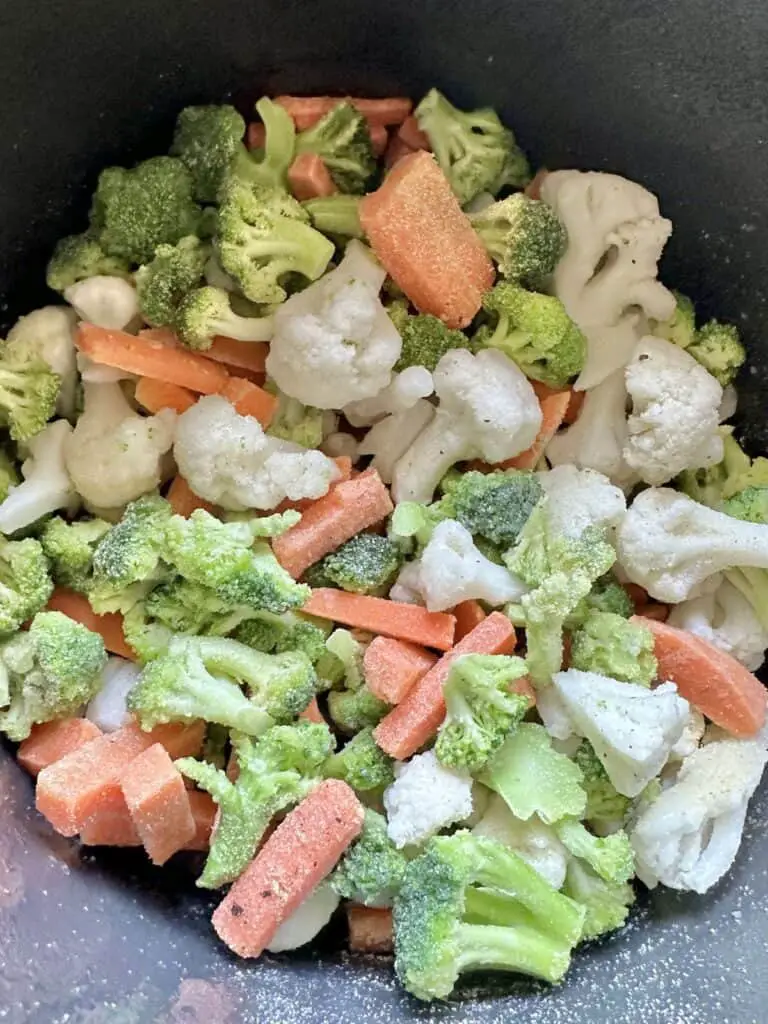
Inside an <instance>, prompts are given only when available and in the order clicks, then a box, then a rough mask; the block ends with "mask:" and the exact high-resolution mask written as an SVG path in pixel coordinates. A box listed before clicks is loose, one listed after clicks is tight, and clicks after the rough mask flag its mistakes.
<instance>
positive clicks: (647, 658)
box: [571, 612, 658, 686]
mask: <svg viewBox="0 0 768 1024" xmlns="http://www.w3.org/2000/svg"><path fill="white" fill-rule="evenodd" d="M653 649H654V640H653V634H652V633H651V631H650V630H649V629H646V627H645V626H640V625H638V624H637V623H634V622H628V621H627V619H625V618H622V617H621V615H614V614H613V613H612V612H592V613H591V614H590V615H588V616H587V618H586V621H585V622H584V624H583V625H582V626H580V628H579V629H577V630H576V632H575V633H574V634H573V636H572V638H571V667H572V668H577V669H580V670H581V671H582V672H596V673H597V674H598V675H601V676H608V677H609V678H611V679H619V680H621V681H622V682H625V683H637V684H638V685H640V686H650V685H651V683H652V682H653V680H654V679H655V678H656V672H657V669H658V663H657V661H656V658H655V656H654V653H653Z"/></svg>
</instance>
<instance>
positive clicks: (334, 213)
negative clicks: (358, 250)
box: [301, 194, 365, 238]
mask: <svg viewBox="0 0 768 1024" xmlns="http://www.w3.org/2000/svg"><path fill="white" fill-rule="evenodd" d="M301 205H302V206H303V207H304V209H305V210H306V212H307V213H308V214H309V219H310V220H311V221H312V227H314V228H317V230H318V231H322V233H323V234H324V235H331V236H332V237H333V236H338V237H340V238H365V232H364V231H363V228H362V225H361V224H360V199H359V197H358V196H347V195H343V194H340V195H335V196H318V198H317V199H307V200H306V201H305V202H303V203H302V204H301Z"/></svg>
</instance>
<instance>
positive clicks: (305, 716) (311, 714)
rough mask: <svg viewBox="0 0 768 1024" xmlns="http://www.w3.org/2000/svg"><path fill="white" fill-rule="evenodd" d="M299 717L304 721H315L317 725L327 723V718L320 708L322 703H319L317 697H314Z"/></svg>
mask: <svg viewBox="0 0 768 1024" xmlns="http://www.w3.org/2000/svg"><path fill="white" fill-rule="evenodd" d="M299 718H300V719H301V720H302V721H303V722H315V724H317V725H325V719H324V718H323V713H322V711H321V710H320V705H319V704H318V703H317V697H313V698H312V700H311V701H310V702H309V704H307V706H306V707H305V708H304V710H303V711H302V712H301V713H300V714H299Z"/></svg>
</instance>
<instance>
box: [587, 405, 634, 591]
mask: <svg viewBox="0 0 768 1024" xmlns="http://www.w3.org/2000/svg"><path fill="white" fill-rule="evenodd" d="M582 394H584V392H582ZM622 586H623V588H624V590H625V591H626V594H627V597H628V598H629V599H630V601H631V602H632V604H633V605H634V606H635V609H637V608H639V607H640V606H641V605H644V604H648V602H649V601H650V598H649V597H648V591H647V590H645V589H643V587H641V586H640V585H639V584H638V583H623V584H622Z"/></svg>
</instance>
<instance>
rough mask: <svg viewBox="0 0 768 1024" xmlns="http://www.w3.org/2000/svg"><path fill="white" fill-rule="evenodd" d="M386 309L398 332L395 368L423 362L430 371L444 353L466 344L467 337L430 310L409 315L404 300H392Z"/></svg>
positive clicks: (467, 346)
mask: <svg viewBox="0 0 768 1024" xmlns="http://www.w3.org/2000/svg"><path fill="white" fill-rule="evenodd" d="M387 313H388V314H389V317H390V319H391V320H392V322H393V323H394V325H395V327H396V328H397V330H398V331H399V333H400V337H401V338H402V341H403V346H402V348H401V350H400V358H399V359H398V361H397V362H396V363H395V366H394V369H395V371H396V372H398V373H399V372H400V371H401V370H407V369H408V367H409V366H424V367H426V368H427V369H428V370H429V371H430V372H431V371H433V370H434V369H435V367H436V366H437V364H438V363H439V362H440V360H441V359H442V358H443V356H444V355H445V354H446V352H450V351H452V350H453V349H456V348H469V344H470V342H469V338H468V337H467V336H466V334H463V333H462V332H461V331H456V330H452V329H451V328H450V327H446V326H445V324H444V323H443V321H442V320H438V318H437V317H436V316H432V315H431V313H418V314H416V315H415V316H412V315H411V314H410V313H409V312H408V307H407V304H406V303H401V302H396V303H392V304H391V305H390V306H389V307H388V308H387Z"/></svg>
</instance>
